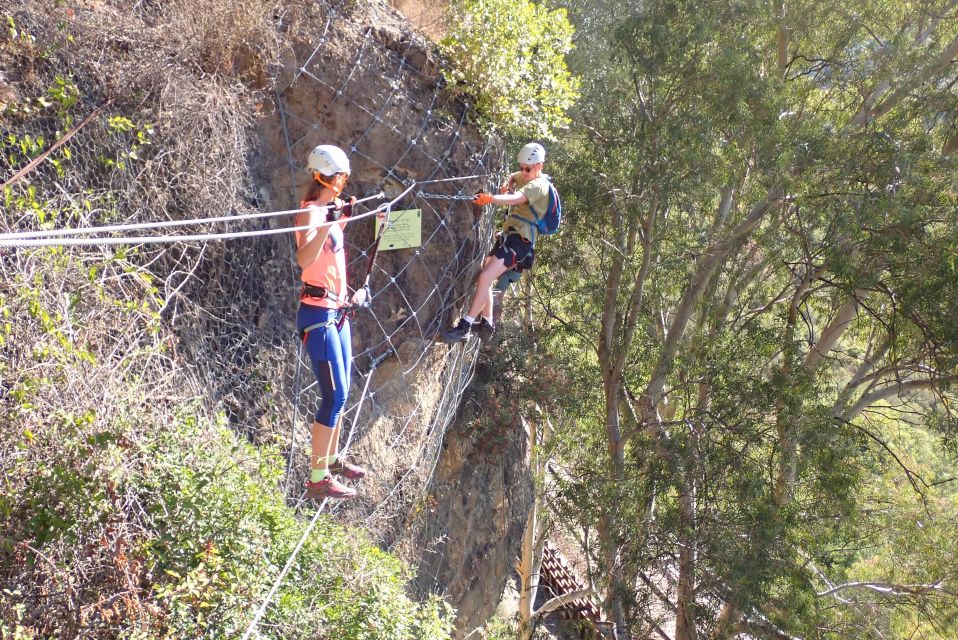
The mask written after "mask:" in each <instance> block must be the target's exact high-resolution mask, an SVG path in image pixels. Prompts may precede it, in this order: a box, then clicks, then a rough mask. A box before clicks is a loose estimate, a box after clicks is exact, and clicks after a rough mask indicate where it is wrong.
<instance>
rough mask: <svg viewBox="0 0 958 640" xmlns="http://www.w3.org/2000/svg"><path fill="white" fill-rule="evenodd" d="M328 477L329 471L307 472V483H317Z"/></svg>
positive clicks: (316, 470)
mask: <svg viewBox="0 0 958 640" xmlns="http://www.w3.org/2000/svg"><path fill="white" fill-rule="evenodd" d="M328 475H329V469H313V470H312V471H310V472H309V481H310V482H319V481H320V480H324V479H325V478H326V476H328Z"/></svg>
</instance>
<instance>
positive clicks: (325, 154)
mask: <svg viewBox="0 0 958 640" xmlns="http://www.w3.org/2000/svg"><path fill="white" fill-rule="evenodd" d="M306 170H307V171H309V173H311V174H312V173H321V174H323V175H324V176H334V175H336V174H337V173H345V174H347V175H349V158H347V157H346V153H345V152H344V151H343V150H342V149H340V148H339V147H336V146H333V145H331V144H321V145H319V146H318V147H316V148H315V149H313V150H312V151H311V152H310V153H309V161H308V162H307V163H306Z"/></svg>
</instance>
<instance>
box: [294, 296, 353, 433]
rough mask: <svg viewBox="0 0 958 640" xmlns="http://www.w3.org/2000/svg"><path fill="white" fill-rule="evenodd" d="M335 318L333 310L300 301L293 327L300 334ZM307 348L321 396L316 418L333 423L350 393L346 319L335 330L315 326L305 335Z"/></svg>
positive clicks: (349, 340) (350, 353) (350, 354)
mask: <svg viewBox="0 0 958 640" xmlns="http://www.w3.org/2000/svg"><path fill="white" fill-rule="evenodd" d="M335 319H336V311H335V310H333V309H324V308H323V307H314V306H312V305H308V304H303V303H300V305H299V311H298V312H297V313H296V331H297V332H299V333H300V334H301V333H302V331H303V330H304V329H306V328H307V327H309V326H311V325H314V324H317V323H328V322H329V321H330V320H335ZM305 346H306V352H307V353H308V354H309V361H310V362H311V363H312V367H313V374H314V375H315V376H316V381H317V382H318V383H319V389H320V392H321V393H322V396H323V399H322V402H320V404H319V409H318V410H317V411H316V422H318V423H320V424H324V425H326V426H327V427H332V428H335V427H336V423H337V422H338V421H339V416H340V415H342V413H343V408H344V407H345V406H346V396H347V395H349V378H350V370H351V367H352V361H353V345H352V336H351V334H350V330H349V320H348V319H347V320H345V321H344V322H343V326H342V328H341V329H339V330H338V331H337V330H336V327H335V325H331V324H327V325H326V326H322V327H317V328H315V329H312V330H310V331H309V333H308V334H307V335H306V341H305Z"/></svg>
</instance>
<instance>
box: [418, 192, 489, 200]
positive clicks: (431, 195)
mask: <svg viewBox="0 0 958 640" xmlns="http://www.w3.org/2000/svg"><path fill="white" fill-rule="evenodd" d="M416 197H417V198H423V199H424V200H469V201H472V200H473V199H474V198H475V196H449V195H446V194H444V193H425V192H424V191H417V192H416Z"/></svg>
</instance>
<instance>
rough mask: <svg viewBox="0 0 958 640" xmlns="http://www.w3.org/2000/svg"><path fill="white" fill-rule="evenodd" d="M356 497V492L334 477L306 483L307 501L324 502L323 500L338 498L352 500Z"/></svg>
mask: <svg viewBox="0 0 958 640" xmlns="http://www.w3.org/2000/svg"><path fill="white" fill-rule="evenodd" d="M355 497H356V490H355V489H353V488H351V487H347V486H346V485H344V484H342V483H341V482H339V481H337V480H336V479H335V478H334V477H333V476H326V477H325V478H323V479H322V480H320V481H319V482H310V481H309V480H307V481H306V499H307V500H322V499H323V498H338V499H341V500H351V499H352V498H355Z"/></svg>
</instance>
